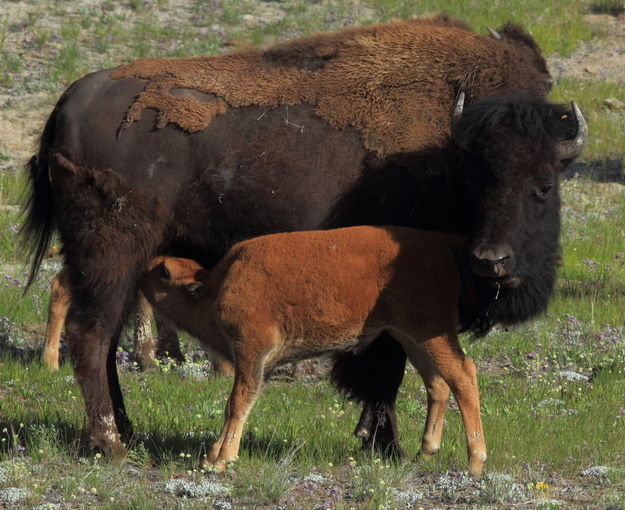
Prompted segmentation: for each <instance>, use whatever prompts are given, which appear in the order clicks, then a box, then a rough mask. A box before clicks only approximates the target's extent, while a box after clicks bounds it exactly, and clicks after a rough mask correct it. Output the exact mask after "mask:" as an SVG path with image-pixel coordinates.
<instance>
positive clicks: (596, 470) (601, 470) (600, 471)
mask: <svg viewBox="0 0 625 510" xmlns="http://www.w3.org/2000/svg"><path fill="white" fill-rule="evenodd" d="M609 471H610V468H609V467H608V466H592V467H589V468H588V469H584V471H582V472H581V475H582V476H598V477H601V476H605V475H607V474H608V472H609Z"/></svg>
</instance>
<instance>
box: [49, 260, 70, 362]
mask: <svg viewBox="0 0 625 510" xmlns="http://www.w3.org/2000/svg"><path fill="white" fill-rule="evenodd" d="M67 277H68V272H67V268H66V267H63V269H61V271H60V272H59V274H57V275H56V276H55V277H54V278H53V279H52V282H51V284H50V287H51V289H50V305H49V306H48V322H47V324H46V335H45V341H44V347H43V362H44V363H45V364H46V365H47V367H48V368H49V369H50V370H58V369H59V343H60V341H61V331H62V330H63V325H64V324H65V318H66V317H67V312H68V310H69V304H70V300H71V294H70V291H69V282H68V281H67Z"/></svg>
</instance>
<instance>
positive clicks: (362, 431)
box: [354, 426, 371, 439]
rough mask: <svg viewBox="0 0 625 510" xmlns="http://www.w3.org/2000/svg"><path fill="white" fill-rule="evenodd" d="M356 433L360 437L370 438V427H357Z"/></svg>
mask: <svg viewBox="0 0 625 510" xmlns="http://www.w3.org/2000/svg"><path fill="white" fill-rule="evenodd" d="M354 435H355V436H356V437H357V438H358V439H369V436H371V432H370V431H369V428H368V427H364V426H362V427H356V430H354Z"/></svg>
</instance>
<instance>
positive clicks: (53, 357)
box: [43, 349, 59, 372]
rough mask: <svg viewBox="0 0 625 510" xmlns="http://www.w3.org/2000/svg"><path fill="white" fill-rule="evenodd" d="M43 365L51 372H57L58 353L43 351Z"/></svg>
mask: <svg viewBox="0 0 625 510" xmlns="http://www.w3.org/2000/svg"><path fill="white" fill-rule="evenodd" d="M43 363H44V365H45V366H46V367H48V370H50V371H51V372H57V371H58V370H59V351H58V349H57V350H56V351H55V352H48V351H44V353H43Z"/></svg>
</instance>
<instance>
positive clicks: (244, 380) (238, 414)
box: [202, 332, 276, 471]
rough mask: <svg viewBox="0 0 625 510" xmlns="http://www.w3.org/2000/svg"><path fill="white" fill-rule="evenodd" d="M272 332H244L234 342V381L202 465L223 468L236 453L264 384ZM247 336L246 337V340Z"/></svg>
mask: <svg viewBox="0 0 625 510" xmlns="http://www.w3.org/2000/svg"><path fill="white" fill-rule="evenodd" d="M275 336H276V334H275V332H269V333H268V334H266V335H264V338H263V336H260V335H257V334H256V335H253V336H250V335H243V336H242V338H243V339H242V340H241V341H238V342H237V343H236V344H235V353H234V355H235V374H234V385H233V387H232V392H231V393H230V398H229V399H228V403H227V404H226V412H225V422H224V426H223V429H222V430H221V434H220V435H219V438H218V439H217V441H215V443H214V444H213V446H212V447H211V450H210V452H209V454H208V458H207V459H206V461H204V462H203V463H202V465H203V467H207V466H209V465H214V466H216V467H217V468H218V470H220V471H223V470H225V469H226V465H227V463H228V462H232V461H233V460H235V459H236V457H237V455H238V453H239V447H240V444H241V437H242V434H243V426H244V425H245V421H246V419H247V416H248V415H249V413H250V411H251V409H252V406H253V405H254V402H256V399H257V398H258V396H259V395H260V391H261V389H262V387H263V384H264V380H265V377H264V366H265V360H266V358H267V356H268V354H269V352H270V351H271V347H272V344H273V343H274V342H275V340H276V338H275ZM245 339H249V340H245Z"/></svg>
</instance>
